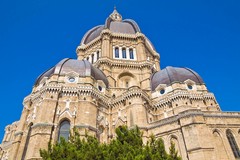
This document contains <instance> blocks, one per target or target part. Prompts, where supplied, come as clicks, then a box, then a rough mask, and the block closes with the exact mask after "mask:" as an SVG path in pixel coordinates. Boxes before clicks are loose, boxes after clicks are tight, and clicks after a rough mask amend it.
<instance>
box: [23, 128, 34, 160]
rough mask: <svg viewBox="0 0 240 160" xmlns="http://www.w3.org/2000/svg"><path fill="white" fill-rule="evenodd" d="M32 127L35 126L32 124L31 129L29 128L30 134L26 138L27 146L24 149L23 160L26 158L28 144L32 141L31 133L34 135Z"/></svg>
mask: <svg viewBox="0 0 240 160" xmlns="http://www.w3.org/2000/svg"><path fill="white" fill-rule="evenodd" d="M32 125H33V124H32V123H31V124H30V125H29V128H28V133H27V138H26V142H25V145H24V149H23V154H22V159H25V158H26V154H27V149H28V144H29V140H30V137H31V133H32Z"/></svg>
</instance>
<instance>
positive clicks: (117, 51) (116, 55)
mask: <svg viewBox="0 0 240 160" xmlns="http://www.w3.org/2000/svg"><path fill="white" fill-rule="evenodd" d="M115 58H119V48H118V47H116V48H115Z"/></svg>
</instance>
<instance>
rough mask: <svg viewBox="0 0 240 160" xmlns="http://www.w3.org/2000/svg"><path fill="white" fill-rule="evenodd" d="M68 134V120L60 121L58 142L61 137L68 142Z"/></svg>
mask: <svg viewBox="0 0 240 160" xmlns="http://www.w3.org/2000/svg"><path fill="white" fill-rule="evenodd" d="M69 134H70V123H69V121H68V120H65V121H62V122H61V124H60V128H59V133H58V141H60V137H63V138H64V139H65V140H66V141H68V138H69Z"/></svg>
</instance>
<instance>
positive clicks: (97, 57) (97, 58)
mask: <svg viewBox="0 0 240 160" xmlns="http://www.w3.org/2000/svg"><path fill="white" fill-rule="evenodd" d="M98 59H99V51H97V60H98Z"/></svg>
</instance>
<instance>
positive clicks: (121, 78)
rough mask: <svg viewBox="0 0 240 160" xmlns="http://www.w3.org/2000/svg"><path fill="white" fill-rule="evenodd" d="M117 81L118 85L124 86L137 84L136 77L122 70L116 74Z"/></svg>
mask: <svg viewBox="0 0 240 160" xmlns="http://www.w3.org/2000/svg"><path fill="white" fill-rule="evenodd" d="M117 83H118V87H125V88H129V87H131V86H138V85H139V84H138V80H137V79H136V77H135V76H134V75H133V74H132V73H130V72H128V71H127V72H126V71H124V72H122V73H121V74H119V75H118V80H117Z"/></svg>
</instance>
